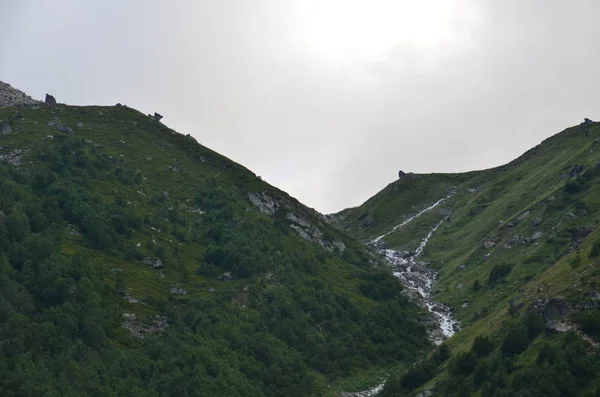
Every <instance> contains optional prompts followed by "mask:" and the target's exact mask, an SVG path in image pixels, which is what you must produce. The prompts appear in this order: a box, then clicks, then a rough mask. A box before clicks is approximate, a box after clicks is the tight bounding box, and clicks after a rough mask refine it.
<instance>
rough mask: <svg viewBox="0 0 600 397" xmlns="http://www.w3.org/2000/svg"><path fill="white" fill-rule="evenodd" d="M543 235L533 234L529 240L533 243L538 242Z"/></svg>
mask: <svg viewBox="0 0 600 397" xmlns="http://www.w3.org/2000/svg"><path fill="white" fill-rule="evenodd" d="M543 235H544V233H542V232H535V233H534V234H533V236H532V237H531V240H533V241H535V240H539V239H541V238H542V236H543Z"/></svg>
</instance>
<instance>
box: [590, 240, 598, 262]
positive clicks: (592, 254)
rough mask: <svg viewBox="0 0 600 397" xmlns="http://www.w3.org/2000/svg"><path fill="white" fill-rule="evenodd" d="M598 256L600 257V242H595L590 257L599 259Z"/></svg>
mask: <svg viewBox="0 0 600 397" xmlns="http://www.w3.org/2000/svg"><path fill="white" fill-rule="evenodd" d="M598 255H600V240H596V241H594V244H592V248H591V249H590V252H589V254H588V257H590V258H596V257H598Z"/></svg>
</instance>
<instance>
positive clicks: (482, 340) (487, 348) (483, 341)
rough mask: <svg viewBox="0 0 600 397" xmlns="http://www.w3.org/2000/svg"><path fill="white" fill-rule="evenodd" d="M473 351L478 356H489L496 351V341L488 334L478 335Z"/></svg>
mask: <svg viewBox="0 0 600 397" xmlns="http://www.w3.org/2000/svg"><path fill="white" fill-rule="evenodd" d="M473 351H474V352H475V354H476V355H477V357H483V356H487V355H488V354H490V353H491V352H493V351H494V342H493V341H492V339H491V338H489V337H487V336H478V337H477V338H475V340H474V341H473Z"/></svg>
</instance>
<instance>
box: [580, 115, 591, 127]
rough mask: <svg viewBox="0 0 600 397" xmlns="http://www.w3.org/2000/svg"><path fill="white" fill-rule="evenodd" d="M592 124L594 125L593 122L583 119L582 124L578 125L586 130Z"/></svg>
mask: <svg viewBox="0 0 600 397" xmlns="http://www.w3.org/2000/svg"><path fill="white" fill-rule="evenodd" d="M592 124H594V122H593V121H592V120H590V119H588V118H587V117H586V118H584V119H583V123H581V124H579V126H580V127H581V128H587V127H590V126H591V125H592Z"/></svg>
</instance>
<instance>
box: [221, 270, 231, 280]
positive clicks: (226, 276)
mask: <svg viewBox="0 0 600 397" xmlns="http://www.w3.org/2000/svg"><path fill="white" fill-rule="evenodd" d="M219 280H221V281H232V280H233V276H232V275H231V272H225V273H223V274H221V275H220V276H219Z"/></svg>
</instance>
